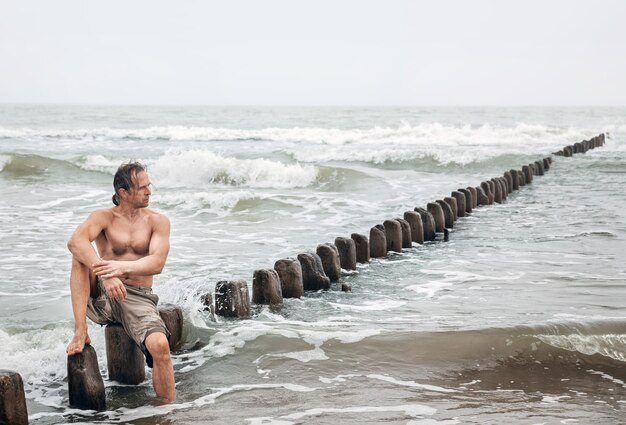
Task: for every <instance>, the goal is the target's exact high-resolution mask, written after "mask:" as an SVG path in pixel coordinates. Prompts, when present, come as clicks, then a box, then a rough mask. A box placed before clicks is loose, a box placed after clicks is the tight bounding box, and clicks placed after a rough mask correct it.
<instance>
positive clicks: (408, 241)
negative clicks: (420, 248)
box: [394, 218, 413, 248]
mask: <svg viewBox="0 0 626 425" xmlns="http://www.w3.org/2000/svg"><path fill="white" fill-rule="evenodd" d="M394 220H396V221H397V222H398V223H400V231H401V232H402V248H413V240H412V236H411V225H410V224H409V222H408V221H406V220H405V219H403V218H396V219H394Z"/></svg>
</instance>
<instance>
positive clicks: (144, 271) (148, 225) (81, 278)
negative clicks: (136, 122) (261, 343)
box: [66, 162, 174, 401]
mask: <svg viewBox="0 0 626 425" xmlns="http://www.w3.org/2000/svg"><path fill="white" fill-rule="evenodd" d="M113 187H114V189H115V195H113V203H114V204H115V206H114V207H112V208H108V209H102V210H96V211H94V212H93V213H91V214H90V215H89V217H88V218H87V220H85V222H84V223H82V224H81V225H79V226H78V228H77V229H76V230H75V231H74V234H72V237H71V238H70V240H69V241H68V243H67V247H68V248H69V250H70V251H71V253H72V273H71V275H70V289H71V293H72V310H73V312H74V321H75V330H74V337H73V338H72V341H71V342H70V344H69V345H68V346H67V350H66V351H67V354H68V355H70V356H71V355H74V354H76V353H80V352H82V351H83V348H84V346H85V344H89V343H90V342H91V340H90V339H89V335H88V334H87V316H89V318H90V319H91V320H93V321H94V322H96V323H99V324H101V325H104V324H108V323H121V324H122V325H123V326H124V329H125V330H126V333H128V335H129V336H130V337H131V338H133V340H135V342H136V343H137V345H139V346H140V347H141V349H142V350H143V351H144V353H145V354H146V357H147V358H148V359H149V360H150V357H151V358H152V359H151V360H152V361H153V371H152V383H153V386H154V390H155V392H156V394H157V397H159V398H161V399H164V400H167V401H173V400H174V369H173V367H172V360H171V358H170V349H169V344H168V336H169V333H168V331H167V328H166V327H165V325H164V323H163V321H162V320H161V317H160V316H159V313H158V311H157V307H156V304H157V302H158V297H157V296H156V295H154V294H152V289H151V288H152V276H153V275H155V274H158V273H161V270H163V266H164V265H165V260H166V259H167V254H168V252H169V247H170V243H169V236H170V222H169V220H168V219H167V217H165V216H164V215H162V214H159V213H157V212H155V211H152V210H150V209H148V208H147V206H148V202H149V200H150V194H151V191H150V179H149V177H148V174H147V172H146V168H145V166H143V165H141V164H139V163H136V162H131V163H128V164H122V165H121V166H120V168H119V169H118V170H117V173H116V174H115V177H114V179H113ZM92 242H95V244H96V248H97V251H96V249H94V247H93V245H92Z"/></svg>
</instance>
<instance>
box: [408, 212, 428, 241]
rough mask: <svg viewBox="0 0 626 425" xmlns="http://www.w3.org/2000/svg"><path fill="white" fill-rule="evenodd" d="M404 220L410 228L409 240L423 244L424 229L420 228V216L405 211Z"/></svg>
mask: <svg viewBox="0 0 626 425" xmlns="http://www.w3.org/2000/svg"><path fill="white" fill-rule="evenodd" d="M404 219H405V220H406V221H407V223H409V227H410V228H411V240H413V242H417V243H419V244H423V243H424V227H423V226H422V216H421V215H420V214H419V213H417V212H415V211H406V212H405V213H404Z"/></svg>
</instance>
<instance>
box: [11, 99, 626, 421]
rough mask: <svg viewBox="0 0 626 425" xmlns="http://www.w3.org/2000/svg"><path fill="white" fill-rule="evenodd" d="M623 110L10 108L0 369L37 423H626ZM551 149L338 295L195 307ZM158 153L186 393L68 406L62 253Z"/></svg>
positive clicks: (110, 397) (167, 289) (156, 175)
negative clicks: (595, 140)
mask: <svg viewBox="0 0 626 425" xmlns="http://www.w3.org/2000/svg"><path fill="white" fill-rule="evenodd" d="M625 112H626V110H622V109H602V108H596V109H584V108H580V109H566V110H562V109H556V108H555V109H532V108H525V109H512V108H486V109H485V108H443V109H434V110H433V109H410V108H404V109H402V108H396V109H391V108H387V109H378V108H370V109H355V108H293V109H288V108H274V109H269V108H257V109H254V108H199V107H187V108H185V107H181V108H155V107H152V108H141V107H124V108H116V107H25V106H19V107H18V106H13V107H12V106H3V107H0V195H1V198H2V200H3V201H2V203H1V204H0V223H1V226H2V231H1V232H0V311H1V313H0V364H1V365H2V368H4V369H11V370H16V371H18V372H20V373H21V374H22V376H23V378H24V380H25V386H26V392H27V401H28V407H29V414H30V422H31V423H41V424H44V423H63V422H132V423H138V424H139V423H141V424H155V423H205V422H208V421H212V422H215V423H250V424H287V423H337V422H338V421H341V422H342V423H381V422H389V423H403V424H409V423H410V424H434V423H441V424H456V423H477V424H478V423H480V424H484V423H503V422H506V423H589V422H590V421H591V420H593V421H594V422H595V423H607V424H612V423H616V424H617V423H620V422H621V417H622V416H623V408H624V407H623V406H624V405H625V403H626V393H625V391H626V384H625V381H626V371H625V369H624V366H625V365H626V363H625V361H626V360H625V356H626V332H625V330H626V327H625V326H626V308H625V306H624V303H623V301H622V300H623V283H624V282H625V280H626V271H625V269H624V267H623V264H624V261H625V260H626V258H625V254H624V248H625V247H626V244H625V240H624V238H625V236H624V235H625V234H626V224H625V223H626V217H625V215H626V212H625V211H624V207H625V206H626V199H625V195H624V194H623V190H622V189H623V187H624V184H625V183H626V157H625V152H626V149H625V148H624V135H625V134H624V133H625V131H624V130H626V123H625V122H624V121H625V120H624V118H623V117H624V116H625V114H624V113H625ZM604 131H608V132H609V134H610V137H609V139H608V140H607V144H606V145H605V146H604V147H602V148H599V149H595V150H593V151H589V152H587V153H586V154H578V155H575V156H574V157H572V158H562V157H555V159H554V163H553V165H552V168H551V170H550V171H549V172H547V173H546V175H545V176H541V177H536V178H535V180H534V181H533V184H531V185H528V186H525V187H524V188H523V189H522V190H520V191H519V192H515V193H514V194H512V195H510V196H509V198H508V200H507V201H506V202H505V203H503V204H497V205H493V206H487V207H482V208H479V209H477V210H475V211H474V212H473V213H472V214H471V215H470V216H468V217H465V218H462V219H460V220H459V221H457V222H456V223H455V226H454V228H453V230H452V233H451V235H450V241H449V242H446V243H444V242H442V241H440V240H439V241H437V242H434V243H427V244H425V245H415V246H414V248H412V249H408V250H404V251H403V252H402V253H401V254H392V255H390V256H389V257H387V258H385V259H380V260H379V259H377V260H373V261H372V262H371V263H370V264H367V265H362V266H360V267H359V269H358V271H357V272H356V273H346V274H345V275H344V276H343V278H342V281H345V282H349V283H350V284H351V285H352V292H350V293H343V292H341V291H340V285H337V284H333V287H332V289H331V290H330V291H327V292H318V293H310V294H309V293H308V294H307V295H306V296H305V297H304V298H303V299H299V300H294V299H290V300H285V303H284V305H283V307H282V308H280V309H277V310H270V309H269V308H267V307H258V306H257V307H255V308H254V314H253V317H252V318H251V319H250V320H244V321H237V320H227V319H223V318H216V317H213V316H211V315H209V314H208V313H206V312H203V311H202V306H201V303H200V300H199V298H200V295H202V294H204V293H206V292H212V291H213V290H214V286H215V283H216V282H217V281H219V280H222V279H233V278H244V279H246V280H247V281H248V284H249V285H250V286H251V280H252V279H251V277H252V273H253V271H254V270H256V269H260V268H269V267H272V266H273V263H274V262H275V261H276V260H278V259H280V258H283V257H286V256H295V255H297V254H298V253H300V252H303V251H306V250H311V249H315V246H316V245H317V244H319V243H324V242H332V241H333V240H334V238H335V237H337V236H349V235H350V233H352V232H359V233H364V234H368V233H369V228H370V227H372V226H373V225H375V224H377V223H381V222H382V221H383V220H384V219H387V218H393V217H397V216H400V215H401V214H402V213H403V212H404V211H407V210H412V209H413V207H415V206H425V205H426V203H427V202H431V201H434V200H435V199H442V198H443V197H444V196H449V194H450V192H451V191H452V190H456V189H457V188H459V187H467V186H470V185H471V186H476V185H478V184H479V183H480V182H481V181H483V180H486V179H489V178H491V177H495V176H500V175H502V173H503V172H504V171H506V170H508V169H510V168H521V166H522V165H524V164H528V163H529V162H532V161H534V160H536V159H539V158H542V157H545V156H547V155H549V154H550V153H551V152H554V151H556V150H558V149H560V148H562V147H563V146H565V145H568V144H571V143H574V142H578V141H581V140H583V139H585V138H589V137H591V136H594V135H596V134H599V133H600V132H604ZM129 158H137V159H140V160H142V161H145V162H146V163H147V164H148V166H149V170H150V173H151V178H152V180H153V182H154V183H155V185H156V188H157V189H156V191H155V192H154V193H153V197H152V203H151V206H152V207H153V208H156V209H158V210H160V211H163V212H165V213H166V214H167V215H168V216H169V217H170V219H171V221H172V249H171V253H170V257H169V259H168V264H167V266H166V270H165V271H164V273H163V274H162V275H160V276H158V277H157V278H156V284H155V290H156V292H157V293H158V294H159V295H160V296H161V301H162V302H168V303H175V304H180V305H181V306H182V307H183V309H184V311H185V319H186V321H185V329H184V334H185V335H184V347H183V350H181V352H179V353H176V354H175V355H174V363H175V370H176V380H177V401H176V404H174V405H168V406H157V405H156V402H155V401H153V391H152V388H151V384H150V381H147V382H146V383H145V384H144V385H142V386H140V387H138V388H135V387H132V388H130V387H125V386H121V385H119V384H117V383H115V382H112V381H108V380H107V379H106V363H105V354H104V338H103V332H102V330H100V329H99V327H97V326H92V328H91V330H90V333H91V336H92V339H93V345H94V347H95V348H96V350H97V352H98V356H99V361H100V365H101V370H102V372H103V375H104V377H105V384H106V385H107V401H108V410H107V411H106V412H103V413H95V412H81V411H77V410H74V409H70V408H69V407H68V399H67V390H66V386H67V384H66V371H65V361H66V356H65V355H64V348H65V345H66V343H67V341H69V339H70V336H71V333H72V332H71V330H72V321H71V311H70V302H69V288H68V283H67V280H68V274H69V260H70V257H69V253H68V252H67V250H66V248H65V241H66V240H67V238H68V237H69V235H70V234H71V232H72V231H73V229H74V228H75V226H76V225H77V224H78V223H80V221H82V220H84V218H85V217H86V215H87V214H88V213H89V212H90V211H91V210H93V209H95V208H105V207H108V206H109V202H110V197H111V194H112V187H111V186H112V174H113V172H114V171H115V168H116V167H117V165H119V163H121V162H122V161H124V160H127V159H129Z"/></svg>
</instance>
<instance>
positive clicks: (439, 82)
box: [0, 0, 626, 105]
mask: <svg viewBox="0 0 626 425" xmlns="http://www.w3.org/2000/svg"><path fill="white" fill-rule="evenodd" d="M0 5H1V6H0V102H2V103H89V104H100V103H103V104H206V105H626V23H625V22H624V21H625V20H626V1H618V0H616V1H602V0H595V1H571V0H570V1H561V0H558V1H557V0H555V1H550V0H542V1H515V2H514V1H495V0H494V1H470V0H465V1H435V0H429V1H419V0H414V1H410V0H406V1H403V0H380V1H366V0H332V1H326V0H315V1H298V0H284V1H283V0H281V1H274V0H250V1H238V0H223V1H208V0H203V1H187V0H182V1H158V0H147V1H143V0H141V1H139V0H125V1H117V0H115V1H111V0H107V1H95V0H93V1H91V0H73V1H66V0H54V1H52V0H41V1H29V0H0Z"/></svg>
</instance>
